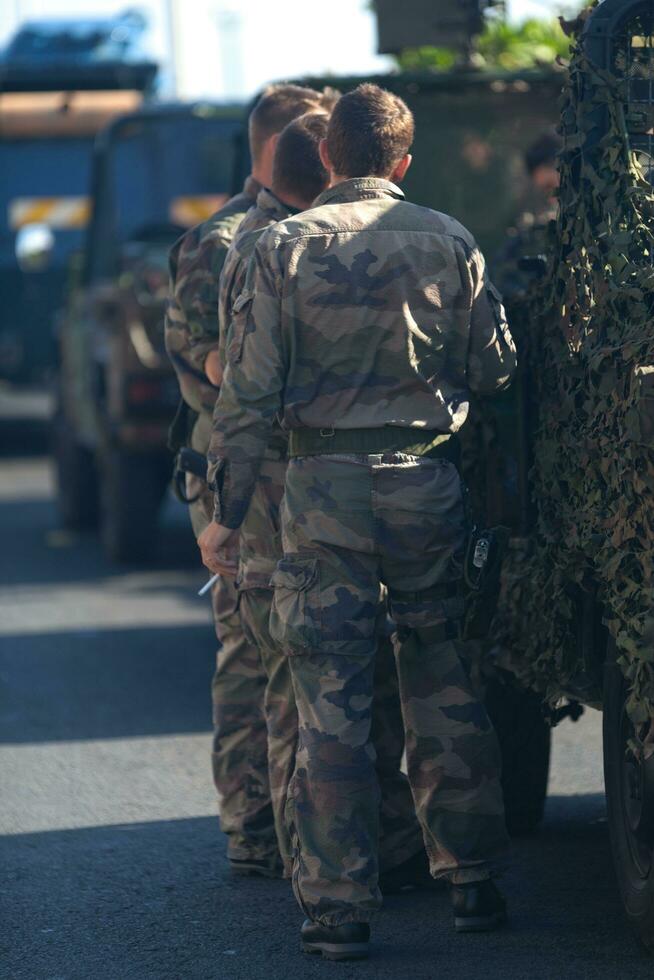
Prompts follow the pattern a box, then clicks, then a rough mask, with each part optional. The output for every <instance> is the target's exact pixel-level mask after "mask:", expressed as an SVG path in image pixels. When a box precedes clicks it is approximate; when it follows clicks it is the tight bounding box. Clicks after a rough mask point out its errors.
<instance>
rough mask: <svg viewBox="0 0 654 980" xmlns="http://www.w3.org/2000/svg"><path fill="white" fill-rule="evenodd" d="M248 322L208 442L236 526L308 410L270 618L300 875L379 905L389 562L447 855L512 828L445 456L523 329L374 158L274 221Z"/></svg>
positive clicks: (245, 301) (403, 658)
mask: <svg viewBox="0 0 654 980" xmlns="http://www.w3.org/2000/svg"><path fill="white" fill-rule="evenodd" d="M239 307H240V310H239V314H238V316H237V318H235V320H234V322H233V324H232V332H233V338H232V359H231V360H230V363H229V365H228V368H227V372H226V375H225V380H224V382H223V388H222V391H221V395H220V401H219V411H218V413H217V414H216V418H215V422H214V435H213V438H212V442H211V447H210V459H211V460H212V470H213V476H214V479H215V487H216V519H217V520H218V521H219V522H220V523H221V524H223V525H225V526H228V527H238V526H239V525H240V524H241V522H242V520H243V517H244V515H245V513H246V511H247V507H248V504H249V500H250V498H251V495H252V490H253V487H254V484H255V482H256V478H257V473H258V471H259V467H260V464H261V458H262V456H263V452H264V448H265V445H266V442H267V440H268V436H269V433H270V430H271V426H272V424H273V420H274V419H275V417H276V415H277V414H278V413H279V412H281V413H282V419H283V424H284V426H285V427H287V428H288V429H290V430H291V436H290V439H291V441H290V455H291V462H290V464H289V467H288V471H287V477H286V495H285V502H284V504H283V514H282V527H283V547H284V558H283V559H282V560H281V561H280V562H279V563H278V565H277V569H276V571H275V575H274V587H275V596H274V604H273V610H272V616H271V633H272V635H273V637H274V638H275V639H277V640H278V641H279V642H281V643H283V644H284V646H285V648H286V650H287V651H288V652H289V654H291V656H290V658H289V662H290V665H291V672H292V677H293V686H294V690H295V696H296V702H297V707H298V714H299V724H300V737H299V748H298V759H297V764H296V770H295V773H294V776H293V782H292V787H291V790H290V793H289V816H290V819H291V821H292V824H293V827H294V831H295V839H296V843H297V853H296V858H295V861H294V870H293V882H294V888H295V892H296V896H297V897H298V899H299V901H300V903H301V905H302V907H303V908H304V910H305V911H306V913H307V914H308V915H309V917H310V918H311V919H314V920H317V921H319V922H321V923H323V924H324V925H328V926H333V925H338V924H340V923H342V922H352V921H355V922H356V921H365V920H367V919H368V918H369V917H370V915H371V913H372V912H373V911H374V910H375V909H376V908H378V906H379V903H380V895H379V890H378V887H377V874H378V865H377V853H376V852H377V832H378V808H377V802H378V788H377V782H376V778H375V772H374V750H373V748H372V745H371V742H370V726H371V710H372V685H373V680H372V673H373V669H374V654H375V648H376V637H375V624H376V620H377V617H378V615H379V606H380V599H381V589H382V584H385V585H386V586H387V587H388V593H389V602H390V607H391V612H392V616H393V619H394V620H395V622H396V623H397V625H398V627H399V638H398V643H397V648H396V661H397V670H398V675H399V681H400V694H401V702H402V711H403V718H404V727H405V732H406V753H407V765H408V773H409V780H410V782H411V788H412V791H413V796H414V800H415V805H416V811H417V815H418V819H419V820H420V823H421V826H422V831H423V836H424V841H425V846H426V848H427V852H428V854H429V858H430V865H431V870H432V874H433V875H434V876H447V877H449V878H450V879H451V880H453V881H456V882H465V881H474V880H478V879H480V878H483V877H486V876H487V875H488V874H489V868H490V860H491V859H492V858H493V857H494V856H495V855H496V854H498V853H500V852H501V851H502V850H503V848H504V847H505V845H506V840H507V839H506V830H505V826H504V814H503V804H502V793H501V787H500V779H499V775H500V772H499V768H500V762H499V750H498V746H497V742H496V738H495V735H494V732H493V730H492V727H491V725H490V722H489V721H488V718H487V716H486V713H485V711H484V709H483V707H482V705H481V704H479V703H478V701H477V700H476V698H475V696H474V694H473V692H472V690H471V688H470V683H469V680H468V675H467V672H466V665H465V659H464V654H465V650H464V648H463V646H462V644H461V643H460V641H459V640H458V633H459V630H458V620H459V618H460V616H461V613H462V600H461V597H460V595H459V594H458V584H459V581H460V578H461V564H462V552H463V545H464V538H465V531H466V528H465V518H464V507H463V499H462V490H461V483H460V479H459V475H458V472H457V470H456V468H455V467H454V466H453V465H452V463H451V462H449V461H448V460H447V459H446V458H430V457H429V455H428V453H429V452H433V453H434V454H435V455H436V456H438V455H439V454H440V452H441V451H442V450H441V448H439V443H440V444H441V446H442V444H443V443H444V442H445V440H446V439H447V438H448V437H449V435H450V434H451V433H454V432H456V431H457V430H458V429H459V428H460V427H461V425H463V423H464V422H465V419H466V415H467V411H468V399H469V391H470V389H473V390H478V391H488V392H490V391H493V390H496V389H499V388H501V387H503V386H505V385H506V384H507V383H508V382H509V380H510V377H511V374H512V372H513V370H514V368H515V349H514V347H513V343H512V340H511V337H510V334H509V332H508V328H507V325H506V322H505V318H504V312H503V309H502V306H501V301H500V298H499V295H498V294H497V293H496V292H495V290H494V287H493V286H492V285H491V283H490V282H489V281H488V279H487V277H486V275H485V266H484V260H483V257H482V255H481V253H480V252H479V250H478V248H477V246H476V244H475V242H474V240H473V239H472V237H471V236H470V234H469V232H467V231H466V229H465V228H463V227H462V226H461V225H460V224H459V223H458V222H456V221H454V220H453V219H452V218H449V217H447V216H446V215H441V214H438V213H436V212H433V211H430V210H428V209H426V208H420V207H417V206H415V205H411V204H407V203H405V202H404V201H403V195H402V192H401V191H400V190H399V189H398V188H396V187H394V186H393V185H392V184H390V183H388V182H387V181H383V180H379V179H376V178H357V179H353V180H348V181H345V182H343V183H341V184H339V185H337V186H336V187H333V188H331V189H330V190H328V191H326V192H325V193H324V194H322V195H321V196H320V197H319V198H318V200H317V202H316V207H315V208H314V209H313V210H312V211H309V212H306V213H305V214H303V215H301V216H299V217H296V218H291V219H289V220H287V221H285V222H282V224H281V225H276V226H275V227H274V228H271V229H269V230H268V231H267V232H265V233H264V234H263V235H262V237H261V238H260V240H259V242H258V244H257V247H256V249H255V253H254V256H253V261H252V264H251V266H250V270H249V271H248V280H247V282H246V285H245V290H244V293H243V295H242V297H241V302H240V303H239Z"/></svg>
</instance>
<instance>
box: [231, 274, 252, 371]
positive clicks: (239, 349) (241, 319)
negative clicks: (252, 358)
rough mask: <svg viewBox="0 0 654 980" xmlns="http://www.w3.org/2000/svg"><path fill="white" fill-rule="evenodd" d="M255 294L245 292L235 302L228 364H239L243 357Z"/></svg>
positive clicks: (248, 291)
mask: <svg viewBox="0 0 654 980" xmlns="http://www.w3.org/2000/svg"><path fill="white" fill-rule="evenodd" d="M253 299H254V293H253V292H251V291H250V290H245V291H244V292H242V293H241V294H240V295H239V296H237V297H236V299H235V300H234V305H233V306H232V317H231V322H230V325H229V331H228V334H227V362H228V363H229V364H238V362H239V361H240V360H241V358H242V357H243V345H244V343H245V336H246V334H247V331H248V321H249V318H250V309H251V306H252V300H253Z"/></svg>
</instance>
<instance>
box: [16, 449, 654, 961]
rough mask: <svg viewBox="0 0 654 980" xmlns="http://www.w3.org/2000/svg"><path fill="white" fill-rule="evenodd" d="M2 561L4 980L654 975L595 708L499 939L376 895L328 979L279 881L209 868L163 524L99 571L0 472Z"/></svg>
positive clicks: (194, 696) (20, 478)
mask: <svg viewBox="0 0 654 980" xmlns="http://www.w3.org/2000/svg"><path fill="white" fill-rule="evenodd" d="M1 435H2V431H1V430H0V436H1ZM14 442H15V443H16V442H20V440H14ZM0 555H1V558H0V834H1V835H2V836H1V837H0V869H1V874H2V877H1V879H0V881H1V884H0V902H1V904H2V912H1V915H0V977H1V978H2V980H114V978H115V980H168V978H170V980H178V978H179V980H190V978H197V980H213V978H217V980H286V978H287V977H289V976H296V977H302V978H305V977H306V978H319V977H327V976H335V977H338V978H350V977H361V978H380V980H381V978H385V980H386V978H387V980H402V978H412V980H413V978H416V980H422V978H424V980H431V978H434V977H437V976H443V977H448V978H466V980H468V978H477V977H482V976H483V977H487V978H490V980H494V978H498V980H499V978H502V980H505V978H519V980H527V978H529V980H540V978H543V980H545V978H547V980H551V978H566V980H567V978H596V977H597V978H607V980H609V978H611V980H615V978H625V980H626V978H629V980H638V978H641V977H642V978H645V977H651V976H652V973H653V971H654V964H653V963H652V961H651V960H649V959H648V958H647V957H646V956H645V955H644V954H643V953H642V952H641V950H640V947H639V946H638V944H637V943H636V941H635V940H634V938H633V936H632V935H631V933H630V931H629V929H628V928H627V927H626V925H625V924H624V922H623V918H622V914H621V909H620V906H619V903H618V899H617V896H616V891H615V886H614V881H613V875H612V871H611V867H610V860H609V852H608V840H607V831H606V823H605V817H604V800H603V795H602V775H601V758H600V716H599V715H598V714H596V713H593V712H591V713H589V714H587V715H586V716H585V717H584V719H582V721H581V722H580V723H579V724H577V725H572V724H570V723H569V722H567V723H565V724H564V725H563V726H561V728H559V729H557V731H556V733H555V751H554V760H553V771H552V785H551V794H552V795H551V797H550V800H549V803H548V809H547V816H546V820H545V823H544V826H543V829H542V832H541V833H540V835H539V836H538V837H535V838H533V839H531V840H528V841H520V842H518V843H516V844H515V846H514V855H513V858H514V861H513V866H512V870H511V871H510V872H509V873H508V874H507V876H506V879H505V889H506V892H507V894H508V895H509V897H510V901H511V909H512V928H511V930H510V931H508V932H506V933H504V934H498V935H492V936H477V937H475V936H473V937H457V936H454V935H453V934H452V932H451V929H450V919H449V914H448V903H447V898H446V895H445V894H444V893H437V894H420V895H415V894H414V895H411V896H405V897H401V898H395V899H393V900H390V901H388V902H387V904H386V906H385V908H384V910H383V912H382V913H381V915H380V916H379V918H378V921H377V923H376V925H375V929H374V957H373V958H372V959H371V960H370V961H369V963H366V964H340V965H328V964H326V963H322V962H321V961H315V960H314V959H313V958H311V959H308V958H303V957H301V955H300V954H299V953H298V952H297V938H296V933H297V927H298V925H299V922H300V919H301V917H300V914H299V912H298V910H297V909H296V907H295V904H294V901H293V899H292V897H291V895H290V892H289V888H288V886H287V885H285V884H284V883H282V882H254V881H252V882H250V881H245V882H235V881H233V880H232V879H230V876H229V872H228V869H227V867H226V862H225V859H224V856H223V854H224V842H223V840H222V838H221V835H220V833H219V830H218V826H217V822H216V818H215V816H214V813H215V803H214V798H213V792H212V786H211V779H210V775H209V762H208V753H209V734H208V733H209V708H208V693H207V692H208V685H209V679H210V676H211V670H212V658H213V642H212V636H211V630H210V627H209V609H208V603H207V602H206V601H203V600H201V599H198V598H197V597H196V596H195V592H196V590H197V588H198V586H199V584H200V583H201V582H202V581H203V580H204V575H203V573H202V571H201V570H198V569H197V567H196V564H195V554H194V548H193V546H191V544H190V542H189V538H188V532H187V530H186V528H185V526H184V523H183V519H182V515H181V514H180V512H179V511H177V510H175V508H174V507H172V506H171V507H170V508H169V510H168V513H167V517H166V530H165V548H164V553H163V557H162V558H161V560H160V562H159V563H158V564H157V565H156V566H153V567H149V568H147V569H142V570H136V571H135V570H133V569H131V570H130V569H128V568H120V567H115V566H110V565H108V564H107V562H106V561H105V560H104V558H103V557H102V555H101V553H100V550H99V547H98V545H97V543H96V542H95V540H94V539H93V538H91V537H80V538H78V537H75V536H71V535H68V534H65V533H63V532H61V531H60V530H58V529H57V523H56V516H55V512H54V508H53V505H52V501H51V490H50V483H49V477H48V470H47V466H46V463H45V461H44V460H43V459H41V458H39V457H33V458H25V457H23V458H20V459H18V458H8V457H5V458H4V459H0Z"/></svg>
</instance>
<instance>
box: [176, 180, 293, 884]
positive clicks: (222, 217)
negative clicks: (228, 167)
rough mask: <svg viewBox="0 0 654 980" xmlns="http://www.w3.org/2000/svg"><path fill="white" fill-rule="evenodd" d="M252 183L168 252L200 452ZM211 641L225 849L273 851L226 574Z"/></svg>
mask: <svg viewBox="0 0 654 980" xmlns="http://www.w3.org/2000/svg"><path fill="white" fill-rule="evenodd" d="M259 190H260V185H259V184H258V183H257V182H256V181H255V180H254V179H253V178H252V177H250V178H248V180H247V181H246V183H245V186H244V188H243V192H242V193H241V194H238V195H237V196H236V197H233V198H232V199H231V201H229V202H228V203H227V204H226V205H225V207H224V208H222V209H221V210H220V211H218V212H217V213H216V214H214V215H213V216H212V217H211V218H209V220H208V221H205V222H204V223H203V224H201V225H198V226H197V227H195V228H192V229H191V230H190V231H188V232H187V233H186V234H185V235H183V236H182V238H180V239H179V241H178V242H177V243H176V244H175V245H174V246H173V248H172V250H171V254H170V273H171V297H170V302H169V306H168V312H167V316H166V349H167V350H168V353H169V356H170V359H171V361H172V363H173V366H174V368H175V371H176V372H177V377H178V379H179V385H180V388H181V391H182V396H183V398H184V400H185V402H186V404H187V405H188V406H189V407H190V408H191V409H192V410H193V411H195V412H197V413H198V418H197V421H196V422H195V425H194V427H193V432H192V435H191V446H192V447H193V448H194V449H196V450H197V451H198V452H201V453H206V451H207V448H208V445H209V437H210V434H211V424H212V415H213V409H214V405H215V401H216V398H217V395H218V391H217V389H216V388H214V386H213V385H211V384H210V383H209V381H208V380H207V377H206V375H205V374H204V361H205V359H206V356H207V354H208V353H209V351H210V350H212V349H214V348H215V347H216V344H217V342H218V278H219V276H220V271H221V269H222V266H223V262H224V261H225V256H226V254H227V249H228V247H229V244H230V242H231V241H232V239H233V237H234V235H235V233H236V230H237V228H238V226H239V225H240V223H241V221H242V220H243V217H244V215H245V213H246V212H247V211H248V209H249V208H250V207H251V206H252V204H253V203H254V200H255V198H256V195H257V194H258V192H259ZM187 494H188V496H189V498H190V499H193V498H194V497H197V499H196V500H195V502H194V503H192V504H191V508H190V510H191V521H192V524H193V530H194V532H195V535H196V537H197V536H198V535H199V534H200V533H201V532H202V530H203V529H204V528H205V527H206V525H207V524H208V523H209V522H210V520H211V516H212V511H213V498H212V494H211V493H210V492H209V491H208V490H207V487H206V485H205V484H203V483H202V482H201V481H199V480H197V479H196V478H195V477H189V478H188V479H187ZM212 606H213V613H214V622H215V626H216V634H217V636H218V640H219V642H220V648H219V650H218V654H217V661H216V671H215V674H214V677H213V682H212V701H213V722H214V740H213V752H212V767H213V775H214V783H215V785H216V789H217V791H218V797H219V804H220V821H221V827H222V829H223V831H224V832H225V834H226V835H227V838H228V856H229V858H230V859H236V860H243V861H247V860H257V861H263V862H269V863H270V865H271V867H272V866H274V865H275V864H276V862H277V861H278V856H277V845H276V837H275V830H274V822H273V813H272V806H271V801H270V786H269V780H268V743H267V729H266V722H265V716H264V707H263V702H264V691H265V687H266V675H265V672H264V670H263V666H262V664H261V658H260V657H259V652H258V650H257V648H256V647H255V646H254V645H253V644H252V643H251V642H250V641H249V640H248V639H246V637H245V634H244V632H243V629H242V626H241V618H240V614H239V610H238V594H237V591H236V588H235V586H234V583H233V581H232V580H231V579H228V578H221V579H220V580H219V581H218V583H217V584H216V586H215V587H214V589H213V591H212Z"/></svg>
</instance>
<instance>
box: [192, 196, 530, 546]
mask: <svg viewBox="0 0 654 980" xmlns="http://www.w3.org/2000/svg"><path fill="white" fill-rule="evenodd" d="M234 313H235V315H234V318H233V321H232V327H231V329H232V338H231V342H230V352H229V358H228V364H227V370H226V373H225V378H224V380H223V386H222V390H221V394H220V398H219V400H218V403H217V406H216V413H215V416H214V431H213V436H212V439H211V445H210V453H209V457H210V461H211V469H210V475H211V476H212V477H214V478H215V484H214V485H215V488H216V491H217V492H216V515H215V516H216V520H217V521H219V523H221V524H224V525H226V526H228V527H238V526H240V524H241V522H242V520H243V518H244V516H245V513H246V512H247V507H248V504H249V500H250V496H251V494H252V488H253V486H254V483H255V480H256V476H257V473H258V468H259V466H260V462H261V458H262V456H263V452H264V450H265V446H266V443H267V441H268V439H269V436H270V430H271V427H272V424H273V421H274V419H275V417H276V416H277V415H278V413H281V418H282V423H283V425H284V427H285V428H287V429H296V428H302V427H308V428H313V429H320V428H330V427H333V428H336V429H338V428H342V429H350V428H380V427H383V426H401V427H408V426H411V427H416V428H418V429H425V428H426V429H437V430H439V431H441V432H456V431H457V430H458V429H459V428H460V427H461V425H462V424H463V422H464V421H465V419H466V416H467V414H468V403H469V392H470V390H473V391H478V392H492V391H495V390H498V389H501V388H502V387H504V386H505V385H507V384H508V382H509V381H510V379H511V375H512V374H513V371H514V369H515V363H516V359H515V347H514V345H513V341H512V338H511V335H510V333H509V330H508V326H507V324H506V319H505V316H504V310H503V307H502V304H501V299H500V296H499V294H498V293H497V292H496V290H495V288H494V287H493V286H492V284H491V283H490V282H489V280H488V278H487V276H486V272H485V263H484V258H483V256H482V254H481V252H480V251H479V249H478V247H477V245H476V243H475V241H474V239H473V238H472V236H471V235H470V233H469V232H468V231H467V230H466V229H465V228H464V227H463V226H462V225H460V224H459V223H458V222H457V221H455V220H454V219H453V218H450V217H448V216H447V215H444V214H440V213H438V212H436V211H431V210H429V209H428V208H423V207H418V206H417V205H414V204H409V203H406V202H405V201H404V199H403V194H402V192H401V191H400V190H399V189H398V188H397V187H395V186H394V185H393V184H390V183H389V182H388V181H385V180H380V179H377V178H355V179H352V180H347V181H344V182H343V183H341V184H338V185H336V186H335V187H332V188H330V189H328V190H327V191H325V192H324V193H323V194H321V195H320V197H318V198H317V200H316V202H315V206H314V208H313V209H312V210H311V211H307V212H305V213H303V214H301V215H299V216H297V217H294V218H290V219H288V220H287V221H283V222H281V224H277V225H274V226H273V227H272V228H269V229H268V230H267V231H266V232H264V234H263V235H262V236H261V238H260V239H259V242H258V243H257V246H256V248H255V251H254V255H253V257H252V261H251V264H250V267H249V269H248V275H247V280H246V284H245V288H244V291H243V293H242V295H241V296H240V297H239V299H238V301H237V303H236V305H235V309H234Z"/></svg>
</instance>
